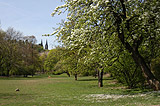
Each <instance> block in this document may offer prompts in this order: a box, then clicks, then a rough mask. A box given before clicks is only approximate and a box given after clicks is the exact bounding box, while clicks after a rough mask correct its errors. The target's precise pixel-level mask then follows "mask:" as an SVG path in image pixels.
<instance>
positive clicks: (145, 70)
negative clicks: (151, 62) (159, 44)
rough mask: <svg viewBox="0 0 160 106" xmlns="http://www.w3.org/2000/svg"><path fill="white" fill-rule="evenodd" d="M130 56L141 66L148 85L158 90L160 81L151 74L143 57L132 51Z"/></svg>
mask: <svg viewBox="0 0 160 106" xmlns="http://www.w3.org/2000/svg"><path fill="white" fill-rule="evenodd" d="M132 57H133V59H134V61H135V62H136V63H137V64H138V65H139V66H140V67H141V70H142V72H143V74H144V77H145V78H146V80H147V82H148V83H149V85H150V86H151V87H152V88H153V89H154V90H156V91H158V90H160V82H159V81H158V80H157V78H156V77H155V76H154V75H153V73H152V72H151V70H150V68H149V67H148V66H147V64H146V62H145V61H144V58H143V57H142V56H141V55H140V54H139V53H138V52H133V53H132Z"/></svg>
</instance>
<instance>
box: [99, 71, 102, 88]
mask: <svg viewBox="0 0 160 106" xmlns="http://www.w3.org/2000/svg"><path fill="white" fill-rule="evenodd" d="M98 87H103V69H102V70H98Z"/></svg>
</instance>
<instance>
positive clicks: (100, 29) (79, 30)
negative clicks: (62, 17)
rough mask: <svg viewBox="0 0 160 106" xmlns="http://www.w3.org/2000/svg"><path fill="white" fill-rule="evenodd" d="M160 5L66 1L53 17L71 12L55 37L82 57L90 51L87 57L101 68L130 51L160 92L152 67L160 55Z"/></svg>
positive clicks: (139, 0) (131, 0)
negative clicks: (63, 12)
mask: <svg viewBox="0 0 160 106" xmlns="http://www.w3.org/2000/svg"><path fill="white" fill-rule="evenodd" d="M159 5H160V2H159V1H157V0H153V1H152V2H150V1H149V0H65V4H64V5H62V6H59V7H57V8H56V9H55V11H54V12H53V13H52V15H53V16H54V15H55V14H56V13H59V14H60V13H61V11H63V10H64V9H65V10H68V17H67V21H65V22H64V23H63V24H61V25H60V27H59V28H58V29H57V30H56V31H55V32H54V33H53V34H57V37H58V38H59V39H60V40H61V41H62V42H63V44H64V45H65V46H66V47H67V48H69V49H71V50H73V49H78V51H79V52H78V53H79V54H81V51H83V50H85V49H87V51H86V52H85V53H84V54H85V55H84V57H85V56H89V55H92V56H90V58H89V59H88V60H93V61H95V62H96V61H97V63H98V64H99V67H103V66H105V67H107V66H110V65H112V64H113V63H114V62H115V61H116V60H117V59H118V58H119V56H120V55H121V52H123V51H126V50H127V51H128V53H129V55H130V56H131V57H132V58H133V60H134V62H135V63H136V64H137V66H138V67H140V68H141V72H142V73H143V74H144V77H145V78H146V80H147V81H148V83H149V84H150V85H151V87H152V88H153V89H154V90H159V89H160V83H159V81H158V80H157V78H155V76H154V75H153V73H152V72H151V69H150V66H149V64H150V62H151V60H152V59H153V58H155V57H157V56H159V53H160V52H159V49H158V48H159V47H160V42H159V39H160V37H159V34H160V26H159V22H160V18H159V17H160V9H159V7H158V6H159ZM87 58H88V57H87ZM88 60H87V61H88Z"/></svg>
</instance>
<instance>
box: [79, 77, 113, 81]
mask: <svg viewBox="0 0 160 106" xmlns="http://www.w3.org/2000/svg"><path fill="white" fill-rule="evenodd" d="M103 80H104V81H105V80H113V78H104V79H103ZM77 81H98V79H97V78H91V79H78V80H77Z"/></svg>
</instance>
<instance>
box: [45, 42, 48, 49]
mask: <svg viewBox="0 0 160 106" xmlns="http://www.w3.org/2000/svg"><path fill="white" fill-rule="evenodd" d="M45 50H48V42H47V40H46V45H45Z"/></svg>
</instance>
